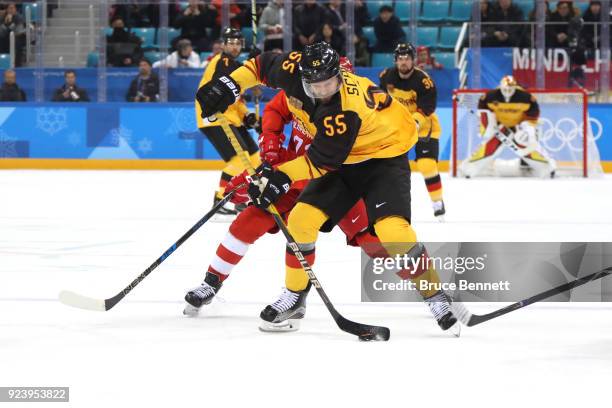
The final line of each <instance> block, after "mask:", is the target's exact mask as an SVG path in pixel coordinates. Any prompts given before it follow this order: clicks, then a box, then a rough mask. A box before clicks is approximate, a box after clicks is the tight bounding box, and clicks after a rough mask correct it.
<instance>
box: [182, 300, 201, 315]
mask: <svg viewBox="0 0 612 408" xmlns="http://www.w3.org/2000/svg"><path fill="white" fill-rule="evenodd" d="M199 313H200V309H199V308H197V307H195V306H192V305H190V304H189V303H186V304H185V308H184V309H183V314H184V315H185V316H188V317H195V316H197V315H198V314H199Z"/></svg>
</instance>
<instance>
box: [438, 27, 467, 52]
mask: <svg viewBox="0 0 612 408" xmlns="http://www.w3.org/2000/svg"><path fill="white" fill-rule="evenodd" d="M460 32H461V27H442V28H441V29H440V42H439V43H438V46H439V47H440V48H446V49H451V50H453V49H455V44H457V39H458V38H459V33H460Z"/></svg>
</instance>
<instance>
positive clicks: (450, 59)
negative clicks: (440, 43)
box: [432, 52, 455, 69]
mask: <svg viewBox="0 0 612 408" xmlns="http://www.w3.org/2000/svg"><path fill="white" fill-rule="evenodd" d="M432 55H433V57H434V58H435V59H436V61H437V62H439V63H440V64H442V65H444V68H446V69H452V68H455V53H454V52H434V53H432Z"/></svg>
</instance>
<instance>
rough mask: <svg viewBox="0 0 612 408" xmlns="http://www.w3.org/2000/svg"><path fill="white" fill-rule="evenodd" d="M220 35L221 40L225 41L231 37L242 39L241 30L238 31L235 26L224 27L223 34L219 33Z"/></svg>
mask: <svg viewBox="0 0 612 408" xmlns="http://www.w3.org/2000/svg"><path fill="white" fill-rule="evenodd" d="M221 37H222V38H223V42H227V40H229V39H232V38H234V39H237V40H244V36H243V35H242V31H240V30H239V29H237V28H233V27H226V28H225V29H224V30H223V34H221Z"/></svg>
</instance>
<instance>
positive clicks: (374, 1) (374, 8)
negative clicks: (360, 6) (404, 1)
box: [366, 0, 393, 20]
mask: <svg viewBox="0 0 612 408" xmlns="http://www.w3.org/2000/svg"><path fill="white" fill-rule="evenodd" d="M383 4H387V5H389V6H393V1H392V0H370V1H367V0H366V6H367V7H368V12H369V13H370V17H371V18H372V20H374V19H375V18H376V17H378V10H379V9H380V7H381V6H382V5H383Z"/></svg>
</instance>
